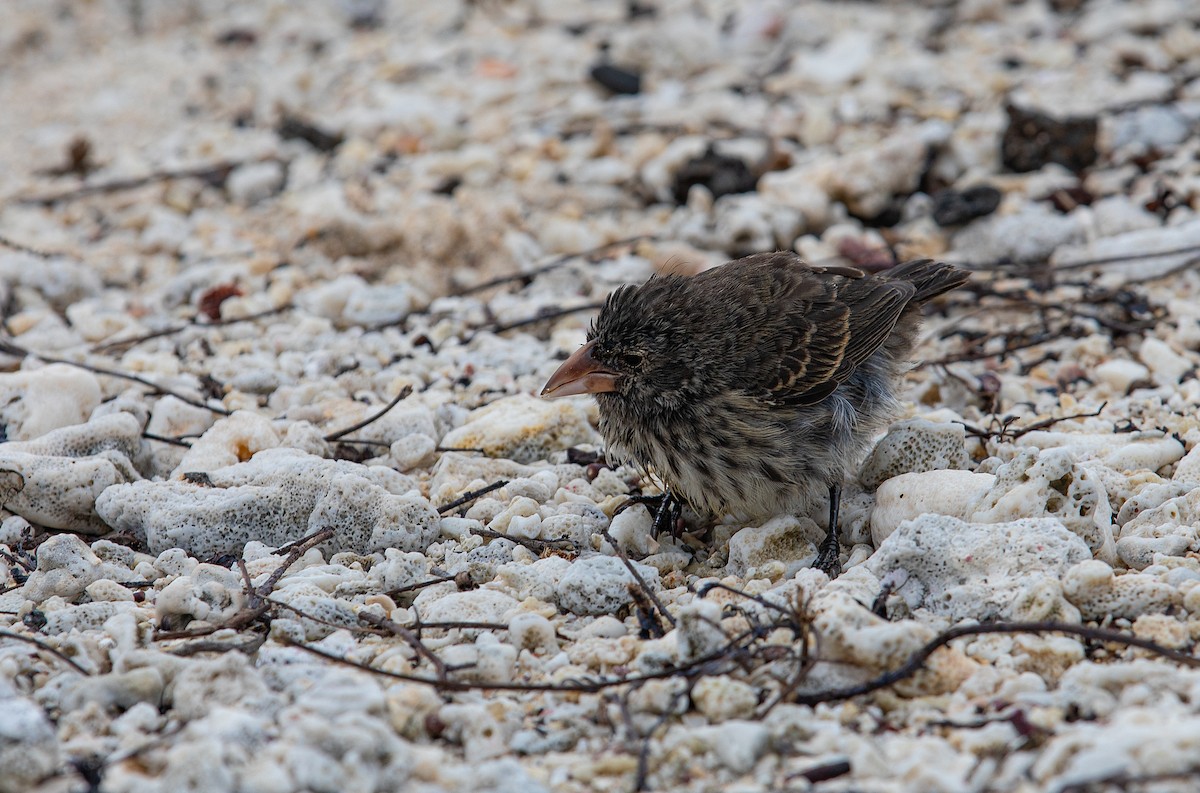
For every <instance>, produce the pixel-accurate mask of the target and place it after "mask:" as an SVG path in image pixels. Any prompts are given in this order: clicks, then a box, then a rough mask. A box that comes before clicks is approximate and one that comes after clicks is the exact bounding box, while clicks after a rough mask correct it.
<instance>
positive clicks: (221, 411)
mask: <svg viewBox="0 0 1200 793" xmlns="http://www.w3.org/2000/svg"><path fill="white" fill-rule="evenodd" d="M0 352H2V353H6V354H8V355H13V356H15V357H18V358H37V359H38V360H41V361H45V362H46V363H61V364H66V365H67V366H74V367H76V368H79V369H83V370H84V371H87V372H91V373H93V374H102V375H107V376H109V377H117V378H120V379H121V380H128V381H130V382H133V383H138V384H139V385H144V386H146V387H147V388H150V389H153V392H154V393H158V394H166V395H168V396H173V397H175V398H176V399H178V400H179V401H180V402H184V403H186V404H188V405H191V406H192V407H198V408H201V409H203V410H207V411H210V412H212V413H216V414H218V415H221V416H230V415H232V411H229V410H226V409H225V408H219V407H213V406H212V405H208V404H205V403H204V402H201V401H200V400H198V399H192V398H190V397H187V396H184V395H183V394H180V393H179V392H178V391H172V390H171V389H169V388H167V387H166V386H161V385H159V384H158V383H155V382H152V381H150V380H147V379H146V378H144V377H138V376H137V375H135V374H129V373H128V372H121V371H117V370H116V369H105V368H104V367H102V366H92V365H91V364H87V363H81V362H80V361H71V360H68V359H66V358H56V357H54V356H52V355H46V354H44V353H40V352H33V351H31V350H27V349H25V348H24V347H21V346H19V345H16V344H13V343H12V342H11V341H5V340H3V339H0Z"/></svg>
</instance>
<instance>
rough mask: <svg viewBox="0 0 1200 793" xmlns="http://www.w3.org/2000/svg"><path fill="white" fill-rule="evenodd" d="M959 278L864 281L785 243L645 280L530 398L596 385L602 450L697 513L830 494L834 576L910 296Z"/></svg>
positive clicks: (748, 511) (923, 297)
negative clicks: (857, 469)
mask: <svg viewBox="0 0 1200 793" xmlns="http://www.w3.org/2000/svg"><path fill="white" fill-rule="evenodd" d="M966 280H967V273H966V272H964V271H962V270H959V269H957V268H955V267H953V266H951V265H948V264H941V263H938V262H933V261H929V260H923V261H914V262H909V263H907V264H902V265H899V266H897V267H893V268H892V269H890V270H888V271H886V272H884V273H883V274H881V275H876V276H871V275H867V274H866V273H864V272H863V271H861V270H858V269H856V268H853V267H843V266H826V267H823V266H819V265H812V264H806V263H805V262H804V261H803V260H801V259H800V258H799V257H798V256H796V255H795V254H792V253H785V252H781V253H763V254H756V255H754V256H747V257H746V258H744V259H739V260H737V261H734V262H729V263H728V264H725V265H722V266H720V267H716V268H713V269H711V270H708V271H706V272H703V273H700V274H699V275H695V276H691V277H685V276H679V275H667V276H660V277H654V278H651V279H650V280H648V281H646V282H645V283H643V284H641V285H638V286H623V287H621V288H619V289H617V290H616V291H615V292H613V293H612V294H611V295H610V296H609V297H608V300H607V302H606V303H605V305H604V308H603V309H602V310H601V312H600V315H599V316H598V317H597V318H596V321H595V322H594V323H593V324H592V327H591V329H590V330H589V331H588V335H587V339H588V340H587V343H586V344H585V345H584V346H583V347H582V348H580V349H579V350H577V351H576V352H575V353H574V354H573V355H571V356H570V357H569V358H567V360H566V361H564V362H563V364H562V366H560V367H559V368H558V371H556V372H555V373H554V375H553V376H552V377H551V378H550V380H549V382H547V383H546V387H545V388H544V389H543V390H542V396H545V397H560V396H570V395H573V394H594V395H595V397H596V401H597V402H598V403H599V408H600V432H601V434H602V435H603V436H604V439H605V441H606V443H607V455H608V457H609V460H610V461H613V462H627V461H628V462H633V463H635V464H636V465H638V466H640V467H641V468H642V469H643V470H646V469H649V470H650V471H652V472H653V473H654V474H655V475H656V476H657V477H658V478H659V479H660V480H661V481H662V483H663V484H664V485H665V498H666V500H670V499H672V498H675V499H682V500H683V501H684V502H685V503H687V504H688V505H690V506H691V507H692V508H693V509H695V510H697V511H698V512H704V513H708V514H709V515H710V516H714V517H715V516H718V515H722V514H735V515H740V516H769V515H775V514H779V513H781V512H785V511H789V510H794V509H797V508H799V507H803V506H804V505H805V504H807V503H809V502H810V501H811V500H812V499H814V498H819V497H820V495H821V494H822V491H825V490H827V491H828V494H829V534H828V536H827V537H826V539H825V541H824V542H823V543H822V544H821V548H820V552H819V554H818V556H817V561H816V563H815V566H817V567H820V568H821V569H823V570H826V571H828V572H830V574H831V575H836V574H837V572H838V571H839V570H840V546H839V543H838V529H837V522H838V501H839V498H840V495H841V485H842V483H843V481H844V480H845V477H846V474H847V472H848V471H849V469H850V468H851V466H852V465H854V464H855V463H856V462H857V461H858V460H859V459H861V457H862V456H863V454H864V453H865V452H866V447H867V446H868V444H869V443H870V441H871V439H872V437H873V436H874V435H875V434H876V433H877V432H878V431H879V430H880V429H881V428H882V427H883V426H884V425H885V424H886V423H887V422H888V421H889V420H890V419H891V418H892V416H893V415H894V413H895V411H896V408H897V407H898V405H897V401H896V398H895V396H894V394H895V391H896V388H897V386H898V384H899V381H900V378H901V376H902V375H903V373H904V370H905V368H906V365H907V359H908V356H909V354H910V353H911V352H912V349H913V345H914V344H915V342H916V335H917V330H918V328H919V326H920V322H921V305H922V304H923V303H925V302H926V301H928V300H930V299H932V298H934V297H936V296H938V295H940V294H942V293H943V292H947V291H949V290H951V289H954V288H955V287H958V286H961V285H962V284H963V283H965V282H966ZM675 514H678V508H677V507H676V508H675ZM661 515H662V512H661V510H660V517H661ZM656 528H658V521H657V520H656Z"/></svg>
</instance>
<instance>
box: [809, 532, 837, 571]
mask: <svg viewBox="0 0 1200 793" xmlns="http://www.w3.org/2000/svg"><path fill="white" fill-rule="evenodd" d="M841 557H842V549H841V544H840V543H839V542H838V539H837V536H836V535H830V536H829V537H827V538H826V539H825V541H824V542H822V543H821V547H820V549H819V550H818V552H817V559H816V561H815V562H813V567H815V568H817V569H818V570H821V571H822V572H824V573H825V575H827V576H829V577H830V578H837V577H838V576H839V575H841V574H842V558H841Z"/></svg>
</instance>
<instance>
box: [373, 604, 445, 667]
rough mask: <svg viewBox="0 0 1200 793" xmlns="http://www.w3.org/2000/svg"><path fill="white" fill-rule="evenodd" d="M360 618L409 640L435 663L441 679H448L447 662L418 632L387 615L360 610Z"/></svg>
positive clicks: (411, 645) (410, 643) (411, 644)
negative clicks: (431, 648) (438, 655)
mask: <svg viewBox="0 0 1200 793" xmlns="http://www.w3.org/2000/svg"><path fill="white" fill-rule="evenodd" d="M358 619H359V620H360V621H362V622H365V623H367V624H368V625H372V626H374V627H376V628H380V629H381V630H384V631H387V632H388V633H391V634H393V635H395V636H399V637H400V638H401V639H403V640H404V641H405V642H407V643H408V646H409V647H411V648H413V650H414V651H416V653H417V654H418V655H420V656H421V657H422V658H424V659H425V660H427V661H429V663H431V664H433V668H434V669H436V670H437V676H438V678H439V679H442V680H444V679H446V664H445V662H444V661H442V659H441V658H438V657H437V655H435V654H434V652H433V650H430V649H429V648H428V647H426V646H425V643H424V642H423V641H421V640H420V639H419V638H418V637H417V634H416V633H414V632H413V631H411V630H409V629H408V628H407V627H405V626H403V625H401V624H400V623H398V622H394V621H392V620H390V619H388V618H386V617H380V616H378V615H376V614H373V613H371V612H369V611H364V612H360V613H359V615H358Z"/></svg>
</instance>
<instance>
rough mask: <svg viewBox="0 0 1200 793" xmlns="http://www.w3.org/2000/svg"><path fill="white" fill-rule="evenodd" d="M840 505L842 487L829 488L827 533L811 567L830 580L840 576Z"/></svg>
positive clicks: (831, 486) (833, 486) (836, 485)
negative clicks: (820, 571)
mask: <svg viewBox="0 0 1200 793" xmlns="http://www.w3.org/2000/svg"><path fill="white" fill-rule="evenodd" d="M841 503H842V486H841V485H839V484H832V485H830V486H829V533H828V534H826V535H825V541H824V542H822V543H821V547H820V548H819V549H818V550H817V560H816V561H815V562H813V567H815V568H817V569H818V570H822V571H824V573H825V575H827V576H829V577H830V578H837V577H838V576H839V575H841V574H842V544H841V543H840V542H838V511H839V509H840V507H841Z"/></svg>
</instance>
